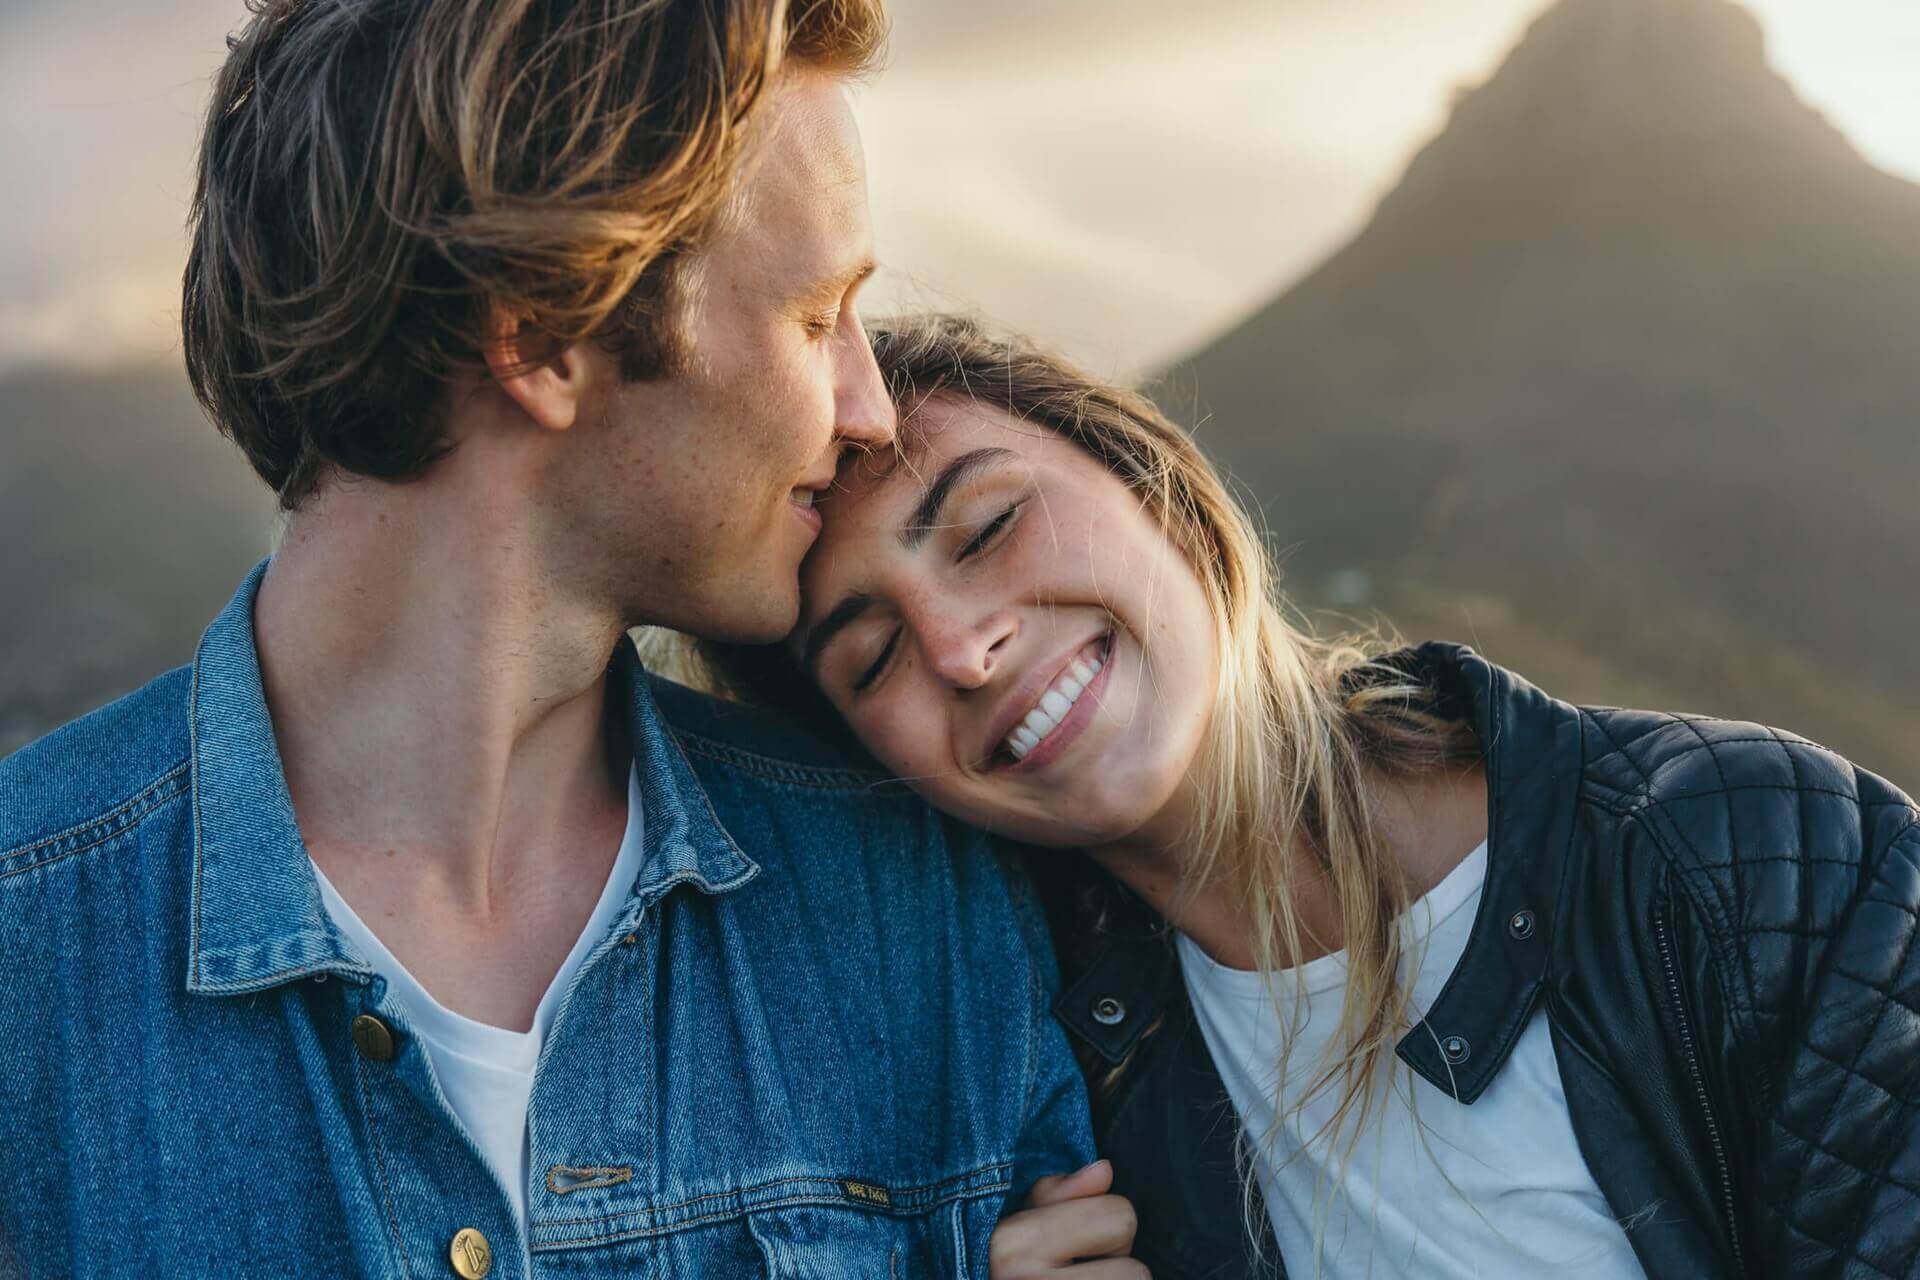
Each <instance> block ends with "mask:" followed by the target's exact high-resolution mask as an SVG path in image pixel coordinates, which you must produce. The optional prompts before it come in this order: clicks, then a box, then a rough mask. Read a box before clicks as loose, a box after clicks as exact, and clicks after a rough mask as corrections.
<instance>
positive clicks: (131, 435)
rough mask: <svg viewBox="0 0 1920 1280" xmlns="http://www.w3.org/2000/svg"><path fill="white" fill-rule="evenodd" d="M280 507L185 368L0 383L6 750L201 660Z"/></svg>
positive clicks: (1, 699) (19, 377) (27, 374)
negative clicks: (216, 425)
mask: <svg viewBox="0 0 1920 1280" xmlns="http://www.w3.org/2000/svg"><path fill="white" fill-rule="evenodd" d="M272 510H273V504H272V499H271V497H270V495H269V494H268V493H267V491H266V488H265V486H264V485H262V484H260V483H259V482H258V481H256V480H255V479H254V478H253V474H252V473H251V472H250V471H248V470H247V467H246V463H245V462H244V461H243V460H242V459H241V457H240V454H239V451H238V450H236V449H234V448H233V447H232V446H230V445H228V444H227V443H226V442H225V441H224V440H222V439H220V437H219V436H218V435H216V434H215V433H214V430H213V428H212V427H210V426H208V425H207V422H206V419H205V418H203V417H201V415H200V408H199V406H198V405H197V404H195V403H194V399H193V395H192V393H191V392H190V391H189V390H188V389H187V383H186V378H185V376H184V375H183V374H182V373H180V372H179V371H178V370H176V369H172V368H151V369H135V370H124V371H119V372H114V373H109V374H101V373H89V372H81V371H47V370H29V371H22V372H17V373H13V374H9V375H7V376H5V377H0V547H4V548H5V554H4V556H0V753H4V752H6V751H9V750H12V749H13V748H14V747H17V746H19V745H21V744H22V743H24V742H27V741H28V740H30V739H31V738H33V737H35V736H38V734H40V733H43V732H45V731H46V730H47V729H50V728H52V727H53V726H54V725H57V724H59V723H61V722H62V721H64V720H67V719H71V718H72V717H73V716H76V715H78V714H80V713H81V712H83V711H86V710H88V709H90V708H92V707H94V706H97V705H99V704H100V703H102V702H105V701H107V700H108V699H110V698H113V697H116V696H118V695H119V694H122V693H125V692H127V691H128V690H131V689H134V688H137V687H138V686H140V685H141V684H144V683H145V682H146V681H147V680H149V679H151V678H152V677H154V676H156V675H158V674H159V673H160V672H162V671H165V670H167V669H168V668H170V667H175V666H178V665H180V664H181V663H183V662H190V661H192V659H193V649H194V645H195V643H196V642H197V641H198V639H199V637H200V632H201V631H202V630H203V629H204V628H205V627H206V625H207V623H208V622H209V621H211V620H212V618H213V615H214V614H215V613H217V612H219V610H220V606H221V605H223V604H225V603H226V601H227V597H228V596H230V595H232V594H233V589H234V587H235V585H236V584H237V583H238V582H239V580H240V579H241V578H242V577H243V576H244V575H245V574H246V571H247V570H248V569H249V568H250V567H252V565H253V563H254V561H256V560H258V559H259V558H260V557H261V556H262V555H264V554H265V553H266V547H267V540H268V533H269V531H270V529H271V527H272V525H271V516H272Z"/></svg>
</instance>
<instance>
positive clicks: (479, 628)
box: [254, 482, 626, 927]
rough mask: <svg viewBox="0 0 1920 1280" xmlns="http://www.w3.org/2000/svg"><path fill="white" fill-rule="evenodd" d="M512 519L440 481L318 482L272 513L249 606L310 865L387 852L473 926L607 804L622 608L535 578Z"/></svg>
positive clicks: (539, 573)
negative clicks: (273, 549)
mask: <svg viewBox="0 0 1920 1280" xmlns="http://www.w3.org/2000/svg"><path fill="white" fill-rule="evenodd" d="M517 514H521V513H516V512H514V511H512V510H511V509H502V506H501V505H500V504H497V503H489V502H486V501H484V500H481V495H475V494H472V493H467V492H463V491H461V490H460V489H458V488H457V487H455V486H453V485H451V484H447V485H441V486H427V485H414V486H394V485H384V484H377V483H371V482H369V483H361V484H352V485H333V486H330V487H329V488H328V489H327V490H326V491H324V492H323V493H321V494H319V495H316V497H315V499H314V500H313V501H312V503H311V505H310V509H307V510H303V511H302V512H300V513H297V514H296V515H295V516H293V517H292V519H291V521H290V524H289V527H288V530H287V534H286V537H285V539H284V540H283V543H282V546H281V548H280V550H279V551H278V552H277V553H276V554H275V556H274V560H273V563H272V565H271V566H270V567H269V568H268V571H267V574H266V577H265V579H264V581H263V582H262V584H261V588H260V594H259V599H258V603H257V605H256V609H255V617H254V629H255V637H256V641H257V644H258V647H259V651H260V659H261V671H262V676H263V679H264V683H265V686H266V694H267V703H268V706H269V708H270V709H271V711H272V714H273V721H274V732H275V737H276V740H277V743H278V746H279V750H280V755H281V760H282V764H283V767H284V769H285V772H286V777H287V783H288V787H289V789H290V791H291V793H292V796H293V802H294V809H295V813H296V816H297V817H298V819H299V823H300V828H301V832H302V835H303V836H304V837H305V839H306V841H307V845H308V849H309V851H310V852H311V853H312V855H313V856H314V858H315V860H316V861H319V862H320V863H321V865H322V867H323V868H325V869H326V870H327V871H328V872H329V874H332V872H333V871H334V869H335V868H336V866H339V867H343V868H345V869H346V872H347V878H348V879H349V880H350V881H351V880H354V879H356V878H361V877H356V876H355V874H354V871H353V865H354V864H362V865H364V864H365V863H367V862H369V861H374V862H376V863H377V862H386V863H388V864H389V865H392V860H394V859H399V860H400V862H401V864H402V865H404V866H405V867H406V869H407V872H408V873H409V874H413V875H420V876H425V877H427V878H429V879H430V880H432V881H433V882H434V883H435V884H436V885H437V886H438V888H439V890H440V891H441V892H442V893H444V894H446V895H448V896H449V897H450V898H451V899H452V900H453V901H455V902H458V903H459V904H460V905H462V906H463V907H464V908H466V909H468V910H470V911H472V912H474V913H475V918H476V919H480V920H484V919H486V918H488V917H490V916H491V915H492V914H493V912H494V911H495V910H497V909H499V908H500V906H501V905H502V904H501V902H500V901H499V900H498V895H499V893H500V892H501V888H502V886H504V885H507V884H510V883H512V882H514V881H517V880H519V879H520V878H521V873H522V872H523V871H525V870H528V869H530V868H528V867H527V865H526V864H527V863H528V862H529V861H532V862H539V861H540V860H542V858H543V857H545V856H551V855H552V854H553V853H555V852H557V851H560V850H564V849H566V848H568V847H572V846H573V845H574V843H575V837H576V836H577V835H579V834H582V828H583V827H584V828H585V830H586V831H587V832H593V833H601V832H604V831H605V829H606V828H607V827H608V826H610V825H612V818H613V816H614V815H616V814H618V815H624V812H625V807H626V806H625V788H624V785H623V781H622V780H623V779H624V776H625V772H626V757H625V754H624V741H623V740H622V741H619V742H616V741H615V740H614V738H613V737H611V736H610V734H609V728H608V725H609V717H608V716H607V715H606V714H605V710H606V707H605V704H606V668H607V663H608V659H609V657H610V656H611V654H612V652H613V648H614V646H615V644H617V643H618V642H619V638H620V635H621V633H622V625H621V622H622V620H621V619H620V617H619V616H618V615H617V614H616V613H615V612H614V611H613V610H612V609H610V608H607V607H604V606H596V605H594V604H592V603H587V602H583V601H582V600H580V599H578V598H569V597H568V596H566V595H564V594H562V593H561V592H559V591H557V590H556V589H555V588H554V587H553V585H552V582H553V576H554V575H551V574H548V573H546V572H544V569H545V567H546V566H545V565H543V564H542V563H541V561H540V555H539V548H538V547H537V546H535V545H533V544H534V539H535V535H534V533H533V532H532V531H533V530H534V529H535V528H536V527H537V521H536V520H535V519H533V518H532V517H533V513H531V512H528V513H523V514H524V515H525V516H526V517H528V518H526V519H519V518H516V516H517ZM616 836H617V832H616ZM602 871H603V872H604V867H603V868H602ZM376 927H377V926H376Z"/></svg>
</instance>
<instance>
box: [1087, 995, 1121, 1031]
mask: <svg viewBox="0 0 1920 1280" xmlns="http://www.w3.org/2000/svg"><path fill="white" fill-rule="evenodd" d="M1093 1020H1094V1021H1095V1022H1097V1023H1099V1024H1100V1025H1101V1026H1103V1027H1111V1026H1116V1025H1118V1024H1119V1023H1122V1022H1125V1021H1126V1020H1127V1006H1125V1005H1124V1004H1121V1003H1120V1002H1119V1001H1118V1000H1115V999H1114V998H1113V997H1112V996H1101V997H1100V998H1099V999H1098V1000H1095V1001H1094V1002H1093Z"/></svg>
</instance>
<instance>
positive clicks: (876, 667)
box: [853, 627, 900, 693]
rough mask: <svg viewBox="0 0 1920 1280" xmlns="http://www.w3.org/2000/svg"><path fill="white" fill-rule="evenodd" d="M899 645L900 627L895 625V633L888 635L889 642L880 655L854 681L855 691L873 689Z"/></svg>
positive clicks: (863, 691) (860, 691)
mask: <svg viewBox="0 0 1920 1280" xmlns="http://www.w3.org/2000/svg"><path fill="white" fill-rule="evenodd" d="M899 647H900V628H899V627H895V628H894V629H893V634H892V635H890V636H888V637H887V643H886V644H885V645H883V646H882V647H881V649H880V653H879V656H877V657H876V658H874V660H873V661H872V662H871V663H869V664H868V666H867V669H866V670H865V671H862V672H861V673H860V676H859V678H858V679H856V680H855V681H854V682H853V691H854V692H855V693H865V692H866V691H867V690H868V689H871V688H872V687H873V683H874V681H876V680H878V679H879V678H880V677H881V676H882V675H883V674H885V672H886V669H887V661H888V660H889V659H890V658H892V657H893V651H894V650H895V649H897V648H899Z"/></svg>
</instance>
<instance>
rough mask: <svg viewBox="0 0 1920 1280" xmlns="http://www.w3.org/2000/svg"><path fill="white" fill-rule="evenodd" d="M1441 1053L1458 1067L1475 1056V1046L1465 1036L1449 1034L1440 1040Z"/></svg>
mask: <svg viewBox="0 0 1920 1280" xmlns="http://www.w3.org/2000/svg"><path fill="white" fill-rule="evenodd" d="M1440 1054H1441V1056H1442V1057H1444V1058H1445V1059H1446V1060H1447V1061H1448V1062H1451V1063H1452V1064H1453V1065H1454V1066H1456V1067H1457V1066H1459V1065H1460V1064H1461V1063H1463V1062H1465V1061H1466V1060H1467V1059H1468V1058H1470V1057H1472V1056H1473V1046H1472V1045H1470V1044H1468V1043H1467V1038H1466V1037H1465V1036H1448V1037H1447V1038H1446V1039H1445V1040H1442V1041H1441V1042H1440Z"/></svg>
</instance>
